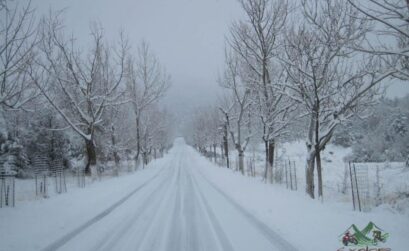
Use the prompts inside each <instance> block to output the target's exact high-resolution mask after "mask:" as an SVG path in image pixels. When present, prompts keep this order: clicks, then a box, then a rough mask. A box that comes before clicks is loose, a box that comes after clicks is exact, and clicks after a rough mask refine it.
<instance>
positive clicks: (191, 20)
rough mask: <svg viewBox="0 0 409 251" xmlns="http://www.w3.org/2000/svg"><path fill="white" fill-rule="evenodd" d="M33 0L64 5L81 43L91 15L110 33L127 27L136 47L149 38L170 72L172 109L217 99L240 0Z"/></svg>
mask: <svg viewBox="0 0 409 251" xmlns="http://www.w3.org/2000/svg"><path fill="white" fill-rule="evenodd" d="M32 4H33V5H34V7H36V8H37V10H38V11H39V12H40V13H46V12H47V11H48V10H49V9H50V8H52V9H54V10H58V9H62V8H66V9H65V13H64V17H65V20H64V21H65V24H66V26H67V29H68V30H70V31H72V32H73V34H74V36H75V37H76V38H79V41H81V43H84V42H85V41H87V39H89V26H90V23H91V22H93V21H97V22H100V23H101V24H102V26H103V27H104V31H105V34H106V35H107V36H108V37H109V38H110V39H111V38H112V39H114V38H115V37H116V36H117V35H118V32H119V30H120V29H123V30H124V31H125V33H127V34H128V36H129V39H130V42H131V45H132V47H133V49H134V50H135V51H136V47H137V44H138V42H140V41H141V40H142V39H145V40H147V41H148V42H149V43H150V45H151V47H152V49H153V51H154V52H155V53H156V55H157V56H158V57H159V59H160V61H161V62H162V64H163V65H164V66H165V67H166V68H167V70H168V72H169V73H170V74H171V76H172V88H171V89H170V90H169V93H168V95H167V97H166V99H165V101H164V102H165V103H166V104H167V106H168V107H169V108H170V109H171V110H185V109H189V108H190V107H191V106H192V104H193V105H195V106H197V105H205V104H208V103H210V102H211V101H213V100H215V99H216V96H217V92H218V90H219V88H218V86H217V83H216V77H217V73H218V71H220V70H221V68H222V65H223V60H224V37H225V35H226V34H227V32H228V27H229V25H230V23H231V22H232V21H233V20H236V19H238V17H239V15H240V14H239V13H240V8H239V6H238V3H237V2H236V0H115V1H113V0H98V1H95V0H34V1H32ZM85 38H86V39H85Z"/></svg>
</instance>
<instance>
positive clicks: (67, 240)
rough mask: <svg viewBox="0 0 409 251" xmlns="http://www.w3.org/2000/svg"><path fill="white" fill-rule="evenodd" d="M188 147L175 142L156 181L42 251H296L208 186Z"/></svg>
mask: <svg viewBox="0 0 409 251" xmlns="http://www.w3.org/2000/svg"><path fill="white" fill-rule="evenodd" d="M188 147H189V146H187V145H186V144H185V143H184V142H183V140H177V141H176V142H175V147H174V148H173V149H172V152H171V154H172V156H171V157H170V158H169V159H170V161H168V162H167V163H166V164H164V166H163V167H162V168H161V171H159V172H158V174H157V175H156V176H153V177H152V178H151V179H150V180H148V181H145V182H143V183H141V184H140V185H139V186H137V187H136V189H134V190H133V191H129V193H128V194H127V195H124V197H123V199H122V200H120V201H118V202H117V203H115V204H113V205H112V206H111V207H110V208H108V209H107V210H105V211H104V212H102V213H100V214H99V215H97V216H96V217H94V218H91V219H90V220H88V221H87V222H86V223H84V224H81V225H79V226H78V227H77V228H75V229H73V230H72V231H71V232H69V233H66V234H65V235H64V236H62V237H61V238H60V239H58V240H55V241H54V242H52V243H50V244H49V245H48V246H47V247H46V248H45V249H43V250H174V251H181V250H192V251H199V250H209V251H217V250H226V251H230V250H257V251H263V250H269V251H273V250H288V251H290V250H296V249H295V248H294V247H293V246H292V245H291V244H289V243H288V242H286V241H285V240H284V239H282V238H281V237H280V236H278V235H277V234H276V233H275V232H274V231H273V230H271V229H270V228H269V227H268V226H266V225H264V224H263V223H262V222H261V221H259V220H257V219H256V218H255V217H253V216H252V215H251V214H250V213H249V212H247V211H246V210H245V209H243V208H242V207H240V206H239V205H238V204H237V203H235V202H234V200H232V199H231V198H229V197H228V196H227V195H226V194H224V193H223V192H222V191H220V190H219V189H218V188H216V187H215V186H213V185H212V184H211V183H210V182H209V181H207V180H206V179H205V178H204V176H203V175H201V173H200V171H199V170H197V168H195V163H194V162H193V158H192V157H194V156H191V155H192V151H187V149H188ZM188 153H189V154H188Z"/></svg>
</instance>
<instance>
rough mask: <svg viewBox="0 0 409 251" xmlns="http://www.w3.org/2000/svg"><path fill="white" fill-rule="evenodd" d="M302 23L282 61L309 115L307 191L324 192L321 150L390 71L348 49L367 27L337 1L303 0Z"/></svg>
mask: <svg viewBox="0 0 409 251" xmlns="http://www.w3.org/2000/svg"><path fill="white" fill-rule="evenodd" d="M302 7H303V16H304V20H303V21H304V24H303V25H301V26H300V27H295V28H293V29H292V30H291V31H290V32H289V34H288V36H287V41H286V46H285V53H286V56H285V58H283V59H282V60H283V66H284V67H285V69H286V73H287V75H288V78H289V82H288V84H284V85H285V86H286V87H287V88H288V90H289V91H288V94H289V97H291V98H292V99H293V100H294V101H296V102H298V103H299V104H300V105H301V107H302V108H303V110H304V115H305V116H307V117H308V120H309V125H308V136H307V142H306V146H307V151H308V158H307V170H306V175H307V177H306V182H307V184H306V192H307V193H308V194H309V195H310V196H311V197H312V198H314V197H315V192H314V191H315V188H314V168H315V165H316V167H317V174H318V196H319V197H321V198H322V196H323V184H322V165H321V156H320V153H321V151H322V150H323V149H324V148H325V146H326V144H327V143H328V142H329V141H330V139H331V138H332V135H333V133H334V130H335V129H336V127H337V126H338V125H339V124H340V123H343V122H344V121H346V120H348V119H349V118H350V117H351V116H353V115H354V114H357V113H359V112H362V111H363V110H365V108H366V107H368V106H369V105H371V104H372V102H373V98H374V95H376V93H377V89H376V88H375V87H376V85H377V84H378V83H379V82H380V81H382V80H383V79H385V78H386V77H388V76H389V75H390V74H391V73H392V72H391V71H386V72H381V71H379V70H378V67H377V66H378V65H377V64H376V63H375V62H374V61H373V60H368V59H367V58H365V57H361V56H360V54H359V53H357V52H356V51H354V50H353V49H351V48H352V47H353V46H355V45H357V44H360V43H361V42H362V41H363V39H364V37H365V35H366V32H367V26H366V25H367V24H366V22H365V20H364V19H358V18H355V17H356V15H355V14H357V13H356V10H355V9H354V8H353V7H352V6H350V5H348V4H347V3H346V2H344V1H341V0H329V1H314V2H311V1H307V0H303V1H302Z"/></svg>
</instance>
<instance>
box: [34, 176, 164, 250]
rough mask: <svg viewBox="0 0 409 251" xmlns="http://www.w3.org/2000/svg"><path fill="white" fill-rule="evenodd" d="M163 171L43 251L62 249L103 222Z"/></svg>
mask: <svg viewBox="0 0 409 251" xmlns="http://www.w3.org/2000/svg"><path fill="white" fill-rule="evenodd" d="M163 170H165V168H163V169H162V170H160V171H159V172H158V173H157V174H155V175H154V176H153V177H151V178H149V179H148V180H147V181H145V182H144V183H142V184H141V185H140V186H138V187H137V188H135V189H134V190H132V191H131V192H130V193H128V194H127V195H126V196H124V197H122V199H120V200H118V201H117V202H116V203H114V204H113V205H111V206H110V207H108V208H107V209H105V210H104V211H102V212H101V213H99V214H97V215H96V216H95V217H93V218H91V219H90V220H88V221H86V222H85V223H83V224H82V225H80V226H79V227H77V228H75V229H74V230H72V231H71V232H69V233H68V234H65V235H64V236H62V237H61V238H59V239H58V240H56V241H55V242H53V243H51V244H50V245H48V246H47V247H45V248H44V249H42V251H54V250H57V249H59V248H60V247H62V246H63V245H64V244H66V243H67V242H69V241H70V240H72V239H73V238H74V237H75V236H77V235H78V234H80V233H81V232H83V231H84V230H85V229H87V228H89V227H90V226H92V225H93V224H95V223H96V222H98V221H100V220H102V219H103V218H104V217H106V216H107V215H108V214H110V213H111V212H112V211H114V210H115V209H116V208H118V207H119V206H120V205H122V204H123V203H124V202H125V201H127V200H128V199H129V198H130V197H131V196H132V195H134V194H136V193H137V192H138V191H140V190H141V189H142V188H144V187H145V186H146V185H148V184H149V183H150V182H151V181H152V180H154V179H156V178H157V177H159V175H160V174H161V173H162V172H163Z"/></svg>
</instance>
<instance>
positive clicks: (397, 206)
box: [230, 141, 409, 217]
mask: <svg viewBox="0 0 409 251" xmlns="http://www.w3.org/2000/svg"><path fill="white" fill-rule="evenodd" d="M351 151H352V150H351V148H345V147H341V146H336V145H332V144H329V145H328V146H327V147H326V149H325V150H324V151H323V153H322V166H323V171H322V172H323V182H324V184H323V185H324V202H344V203H347V204H348V205H349V206H350V208H351V209H352V207H353V205H352V195H351V189H350V187H351V185H350V176H349V167H348V157H349V155H350V154H351ZM236 155H237V153H236V152H234V151H232V152H231V153H230V156H233V157H232V162H233V166H235V162H236V158H235V156H236ZM245 157H246V159H247V161H248V160H249V158H251V159H252V160H253V159H254V163H255V166H256V172H257V176H262V174H263V172H264V163H265V162H264V152H263V147H262V146H258V147H255V148H251V149H249V151H248V152H247V153H246V155H245ZM276 157H277V159H276V160H277V161H276V165H277V166H279V167H283V166H284V162H287V163H288V161H291V162H292V163H293V162H295V166H296V172H297V186H298V192H299V193H302V194H305V192H304V191H305V165H306V162H305V160H306V157H307V156H306V148H305V142H304V141H294V142H287V143H283V144H279V145H278V152H277V156H276ZM246 163H247V162H246ZM356 168H357V169H360V168H364V169H365V168H367V169H368V179H367V181H368V192H369V195H368V196H369V197H370V201H369V205H368V207H370V208H368V209H369V210H375V211H376V210H389V211H392V212H393V213H399V214H404V215H406V216H407V217H409V197H407V196H406V194H409V168H406V167H405V164H404V163H403V162H402V163H399V162H393V163H391V162H387V163H357V164H356ZM377 168H378V169H379V184H377V174H376V173H377ZM283 183H284V184H283V186H284V187H285V186H286V185H285V180H284V178H283ZM315 184H316V188H317V180H316V181H315ZM378 186H379V187H380V190H379V195H378ZM377 196H378V197H379V199H378V200H377Z"/></svg>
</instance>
